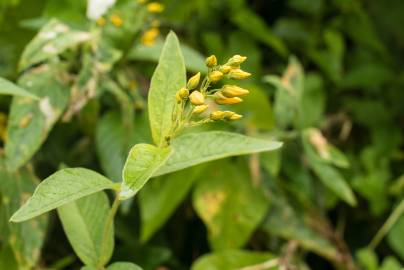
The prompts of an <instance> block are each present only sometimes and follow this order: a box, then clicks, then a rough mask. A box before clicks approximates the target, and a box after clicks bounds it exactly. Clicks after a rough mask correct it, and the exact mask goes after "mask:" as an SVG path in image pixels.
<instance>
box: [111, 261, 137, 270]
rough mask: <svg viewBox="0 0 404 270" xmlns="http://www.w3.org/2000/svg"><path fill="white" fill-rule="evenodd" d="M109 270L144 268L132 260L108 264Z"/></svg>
mask: <svg viewBox="0 0 404 270" xmlns="http://www.w3.org/2000/svg"><path fill="white" fill-rule="evenodd" d="M107 270H142V268H140V267H139V266H138V265H136V264H134V263H131V262H116V263H113V264H111V265H110V266H108V268H107Z"/></svg>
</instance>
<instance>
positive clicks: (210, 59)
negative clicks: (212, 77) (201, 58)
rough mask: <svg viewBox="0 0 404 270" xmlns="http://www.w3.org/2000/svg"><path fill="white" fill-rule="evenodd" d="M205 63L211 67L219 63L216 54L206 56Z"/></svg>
mask: <svg viewBox="0 0 404 270" xmlns="http://www.w3.org/2000/svg"><path fill="white" fill-rule="evenodd" d="M205 64H206V66H207V67H210V68H211V67H214V66H216V65H217V59H216V56H214V55H211V56H209V57H208V58H206V60H205Z"/></svg>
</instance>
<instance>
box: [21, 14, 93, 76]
mask: <svg viewBox="0 0 404 270" xmlns="http://www.w3.org/2000/svg"><path fill="white" fill-rule="evenodd" d="M90 39H91V34H90V33H88V32H82V31H75V30H72V29H71V28H70V27H69V26H68V25H66V24H64V23H62V22H60V21H58V20H56V19H53V20H51V21H49V22H48V23H47V24H46V25H45V26H44V27H43V28H42V29H41V31H39V33H38V34H37V35H36V36H35V37H34V39H33V40H31V42H30V43H29V44H28V45H27V46H26V47H25V50H24V52H23V53H22V55H21V59H20V63H19V70H24V69H26V68H28V67H29V66H31V65H34V64H37V63H39V62H42V61H45V60H48V59H49V58H51V57H53V56H56V55H58V54H60V53H62V52H64V51H65V50H67V49H69V48H73V47H75V46H77V45H79V44H80V43H83V42H85V41H88V40H90Z"/></svg>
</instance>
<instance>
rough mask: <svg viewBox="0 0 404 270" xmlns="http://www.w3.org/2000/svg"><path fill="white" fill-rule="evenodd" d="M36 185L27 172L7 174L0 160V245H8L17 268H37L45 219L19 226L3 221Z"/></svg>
mask: <svg viewBox="0 0 404 270" xmlns="http://www.w3.org/2000/svg"><path fill="white" fill-rule="evenodd" d="M38 183H39V180H38V178H37V177H36V176H35V175H34V173H33V172H32V171H31V170H28V169H21V170H19V171H18V172H15V173H10V172H8V171H7V170H6V168H5V165H4V162H3V160H1V165H0V208H1V210H2V211H1V212H2V213H1V215H0V220H1V219H3V218H4V221H5V222H6V223H5V226H4V227H2V230H1V232H2V233H1V235H2V236H1V239H0V241H2V243H6V242H8V243H9V245H10V248H11V249H12V251H13V252H14V255H15V258H16V260H17V261H18V263H19V265H20V266H21V267H22V266H25V267H28V268H32V267H34V266H36V265H37V263H38V260H39V258H40V255H41V248H42V245H43V243H44V241H45V235H46V229H47V225H48V216H46V215H44V216H42V217H40V218H38V219H35V220H30V221H28V222H24V223H21V224H11V223H9V222H7V221H8V219H9V218H10V216H11V214H12V213H13V212H15V211H17V210H18V208H19V207H20V206H21V205H22V204H23V203H24V202H25V201H26V200H27V197H28V196H29V195H31V194H32V193H33V192H34V189H35V187H36V186H37V185H38ZM3 241H4V242H3ZM0 269H3V268H0ZM4 269H8V268H4Z"/></svg>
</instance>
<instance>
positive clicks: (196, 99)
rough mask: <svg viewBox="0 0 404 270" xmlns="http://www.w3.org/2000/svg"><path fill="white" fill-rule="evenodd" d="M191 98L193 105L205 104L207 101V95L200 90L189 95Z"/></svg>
mask: <svg viewBox="0 0 404 270" xmlns="http://www.w3.org/2000/svg"><path fill="white" fill-rule="evenodd" d="M189 100H190V101H191V103H192V104H193V105H203V104H204V103H205V97H204V96H203V95H202V93H201V92H199V91H194V92H192V93H191V95H189Z"/></svg>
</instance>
